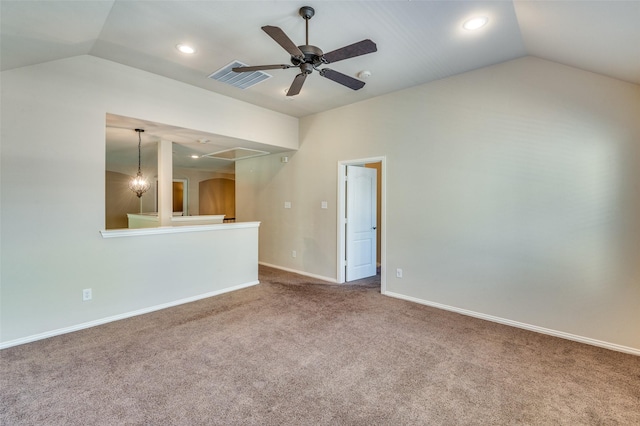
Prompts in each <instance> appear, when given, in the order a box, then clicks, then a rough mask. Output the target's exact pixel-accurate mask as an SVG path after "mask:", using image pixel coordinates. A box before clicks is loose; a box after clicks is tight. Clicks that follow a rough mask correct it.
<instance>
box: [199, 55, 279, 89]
mask: <svg viewBox="0 0 640 426" xmlns="http://www.w3.org/2000/svg"><path fill="white" fill-rule="evenodd" d="M246 66H247V64H243V63H242V62H240V61H233V62H231V63H230V64H228V65H225V66H224V67H222V68H220V69H219V70H218V71H215V72H214V73H213V74H211V75H210V76H209V78H210V79H213V80H216V81H220V82H222V83H226V84H230V85H231V86H233V87H238V88H240V89H247V88H249V87H251V86H255V85H256V84H258V83H260V82H261V81H265V80H266V79H268V78H271V75H270V74H267V73H266V72H262V71H254V72H233V71H232V68H235V67H246Z"/></svg>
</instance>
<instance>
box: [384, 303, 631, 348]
mask: <svg viewBox="0 0 640 426" xmlns="http://www.w3.org/2000/svg"><path fill="white" fill-rule="evenodd" d="M383 294H384V295H385V296H390V297H395V298H396V299H402V300H407V301H409V302H414V303H418V304H420V305H426V306H431V307H434V308H438V309H443V310H445V311H451V312H456V313H458V314H462V315H467V316H470V317H475V318H480V319H483V320H487V321H491V322H496V323H499V324H505V325H509V326H512V327H517V328H522V329H525V330H529V331H535V332H537V333H541V334H547V335H549V336H554V337H560V338H562V339H567V340H573V341H575V342H580V343H586V344H587V345H592V346H598V347H601V348H605V349H611V350H613V351H617V352H624V353H628V354H631V355H639V356H640V349H636V348H631V347H628V346H622V345H617V344H615V343H609V342H603V341H602V340H596V339H591V338H589V337H583V336H578V335H575V334H571V333H565V332H563V331H557V330H552V329H550V328H544V327H538V326H536V325H531V324H526V323H523V322H518V321H512V320H509V319H505V318H500V317H495V316H493V315H486V314H481V313H479V312H474V311H469V310H467V309H460V308H456V307H453V306H449V305H443V304H441V303H436V302H429V301H427V300H422V299H418V298H415V297H411V296H405V295H403V294H399V293H393V292H391V291H385V292H384V293H383Z"/></svg>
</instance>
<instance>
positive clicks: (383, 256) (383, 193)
mask: <svg viewBox="0 0 640 426" xmlns="http://www.w3.org/2000/svg"><path fill="white" fill-rule="evenodd" d="M369 163H381V166H380V170H381V173H382V176H381V178H380V185H381V188H380V227H381V228H382V229H381V230H380V292H381V293H382V294H385V293H386V291H387V157H386V156H381V157H369V158H360V159H355V160H341V161H338V202H337V204H338V206H337V207H338V208H337V209H336V210H337V214H338V218H337V224H338V226H337V227H338V238H337V240H338V247H337V253H338V259H337V265H338V271H337V275H336V276H337V277H338V278H337V282H338V284H344V283H345V254H346V244H347V236H346V229H345V225H346V223H345V216H346V215H345V213H346V211H347V208H346V207H347V206H346V204H347V198H346V195H347V193H346V190H345V179H346V176H347V166H364V165H365V164H369Z"/></svg>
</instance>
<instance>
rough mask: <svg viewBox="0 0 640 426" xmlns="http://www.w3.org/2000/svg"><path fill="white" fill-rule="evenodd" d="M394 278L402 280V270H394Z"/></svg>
mask: <svg viewBox="0 0 640 426" xmlns="http://www.w3.org/2000/svg"><path fill="white" fill-rule="evenodd" d="M396 278H402V269H400V268H398V269H396Z"/></svg>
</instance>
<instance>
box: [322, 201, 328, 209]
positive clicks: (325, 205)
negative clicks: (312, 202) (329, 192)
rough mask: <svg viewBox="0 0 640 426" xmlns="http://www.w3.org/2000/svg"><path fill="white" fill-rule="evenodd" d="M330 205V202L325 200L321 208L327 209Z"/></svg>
mask: <svg viewBox="0 0 640 426" xmlns="http://www.w3.org/2000/svg"><path fill="white" fill-rule="evenodd" d="M327 207H328V204H327V202H326V201H323V202H322V204H321V205H320V208H322V209H326V208H327Z"/></svg>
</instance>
